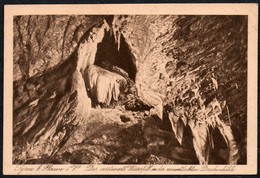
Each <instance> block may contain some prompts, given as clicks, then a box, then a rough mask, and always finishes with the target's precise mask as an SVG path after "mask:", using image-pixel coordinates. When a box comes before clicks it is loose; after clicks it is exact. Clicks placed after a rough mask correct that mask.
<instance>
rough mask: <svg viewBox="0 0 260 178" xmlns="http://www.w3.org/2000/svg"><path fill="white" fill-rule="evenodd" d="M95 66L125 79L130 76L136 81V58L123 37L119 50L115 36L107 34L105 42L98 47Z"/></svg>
mask: <svg viewBox="0 0 260 178" xmlns="http://www.w3.org/2000/svg"><path fill="white" fill-rule="evenodd" d="M94 64H95V65H97V66H100V67H102V68H105V69H107V70H110V71H112V72H116V73H118V74H120V75H123V76H125V77H126V76H128V77H129V78H130V79H132V80H133V81H135V75H136V66H135V58H134V56H133V55H132V53H131V51H130V49H129V47H128V44H127V43H126V42H125V39H124V37H123V36H122V35H121V39H120V48H119V50H118V44H117V43H116V42H115V38H114V35H113V34H112V33H110V32H106V33H105V36H104V38H103V41H102V42H101V43H99V44H98V46H97V53H96V59H95V63H94Z"/></svg>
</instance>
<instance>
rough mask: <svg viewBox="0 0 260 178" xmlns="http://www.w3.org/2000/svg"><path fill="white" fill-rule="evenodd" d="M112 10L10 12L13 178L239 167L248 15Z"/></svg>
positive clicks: (244, 134) (244, 154)
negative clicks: (50, 173) (30, 174)
mask: <svg viewBox="0 0 260 178" xmlns="http://www.w3.org/2000/svg"><path fill="white" fill-rule="evenodd" d="M112 12H113V11H112ZM112 12H110V13H107V15H106V14H104V13H102V12H101V14H100V15H99V14H91V13H89V14H88V13H86V14H81V13H80V14H66V15H65V14H53V15H51V14H34V13H33V14H17V15H14V16H13V18H12V21H11V23H12V27H13V32H12V34H11V35H12V40H13V49H12V59H13V61H12V74H11V73H10V75H13V77H12V78H13V79H12V81H11V82H12V86H13V89H12V99H10V100H11V101H12V111H11V113H12V114H11V115H12V118H11V119H12V124H11V127H12V131H11V132H12V143H11V146H12V153H11V155H10V156H11V164H12V165H14V166H15V168H14V170H15V172H16V174H23V172H26V171H27V172H28V171H29V172H30V168H32V170H31V172H34V171H36V172H37V171H39V172H41V174H44V171H48V170H49V171H54V172H56V174H57V172H59V171H60V172H62V171H63V172H66V171H75V170H78V171H79V170H82V172H81V173H79V174H84V173H85V174H98V172H99V171H104V173H103V174H105V171H119V172H120V171H121V172H131V171H137V172H136V173H137V174H138V173H142V172H149V171H152V170H153V171H159V172H160V171H161V173H159V174H163V171H168V172H167V174H169V172H170V171H173V172H174V171H183V172H189V171H191V172H192V171H193V172H194V173H195V174H196V172H197V173H198V172H201V171H202V173H203V171H209V172H210V171H219V174H221V171H223V172H222V173H224V172H225V173H227V172H228V174H230V173H233V174H234V172H235V170H236V165H238V166H239V165H241V166H248V164H249V163H251V162H250V159H252V158H250V156H249V155H248V154H249V150H250V149H251V148H250V147H251V145H249V144H250V141H249V140H252V136H250V133H251V131H250V130H248V128H250V125H249V123H250V122H249V119H257V118H255V117H254V115H253V117H251V118H250V117H249V116H248V109H250V108H248V105H249V101H250V100H251V99H248V98H250V97H249V95H250V92H252V91H254V90H253V89H251V88H250V86H249V84H248V77H253V76H248V73H249V67H250V65H249V64H250V60H251V61H252V60H255V59H252V58H251V57H250V55H249V53H250V49H251V48H249V45H248V44H249V39H250V38H249V16H248V15H245V14H241V15H240V14H212V15H211V14H206V15H203V14H193V15H192V14H185V13H184V14H183V15H180V14H171V13H169V14H167V15H164V14H165V13H164V12H162V13H158V12H157V13H155V14H140V15H135V13H129V12H128V13H114V14H113V13H112ZM136 14H138V13H136ZM255 49H256V48H255ZM251 51H252V50H251ZM255 77H256V76H255ZM255 94H256V93H255ZM255 113H256V111H255ZM5 119H6V118H5ZM9 119H10V118H9ZM253 128H254V127H253ZM255 132H256V130H255ZM249 138H250V139H249ZM253 139H255V138H253ZM252 146H253V145H252ZM253 149H254V148H253ZM46 165H49V166H47V167H46ZM61 165H67V167H66V168H64V167H60V166H61ZM68 165H69V166H68ZM82 165H85V167H81V166H82ZM99 165H100V166H101V168H99V167H98V166H99ZM110 165H111V166H112V167H111V166H110ZM133 165H135V166H133ZM139 165H140V166H139ZM160 165H161V166H162V167H160ZM175 165H178V166H180V167H176V168H175V167H174V166H175ZM181 165H183V166H181ZM196 165H197V166H198V167H195V166H196ZM216 165H217V166H216ZM27 166H28V167H27ZM35 166H36V167H35ZM96 166H97V167H96ZM106 166H107V167H106ZM120 166H121V167H120ZM164 166H165V167H164ZM208 166H209V167H208ZM210 166H213V167H210ZM83 168H84V169H83ZM87 170H88V171H92V172H93V171H96V173H90V172H88V173H87ZM36 174H37V173H36ZM58 174H59V173H58ZM74 174H77V172H74ZM126 174H128V173H126ZM200 174H201V173H200Z"/></svg>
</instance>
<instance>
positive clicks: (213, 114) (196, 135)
mask: <svg viewBox="0 0 260 178" xmlns="http://www.w3.org/2000/svg"><path fill="white" fill-rule="evenodd" d="M210 79H211V81H212V84H213V86H212V87H213V89H214V90H215V91H217V89H218V83H217V80H216V79H214V78H210ZM195 81H196V77H195V75H189V76H187V77H186V78H181V79H176V82H175V87H176V88H182V90H179V91H177V93H176V96H178V99H175V102H174V103H173V106H172V112H169V120H170V122H171V126H172V130H173V132H174V133H175V136H176V139H177V140H178V142H179V143H180V144H182V140H183V130H184V127H186V126H187V125H189V127H190V128H191V131H192V134H193V146H194V149H195V152H196V155H197V158H198V160H199V162H200V164H208V162H209V154H210V150H211V149H214V142H213V136H212V132H211V131H210V128H217V129H218V130H219V131H220V133H221V135H222V136H223V138H224V140H225V142H226V144H227V145H228V147H229V158H228V163H229V164H236V162H237V160H238V158H239V154H238V146H237V144H236V141H235V139H234V136H233V134H232V130H231V126H230V123H229V124H227V123H225V122H224V121H222V120H221V119H220V115H221V114H222V112H223V109H227V106H226V102H225V101H219V100H218V99H217V98H214V99H213V100H212V101H211V102H209V103H208V104H207V105H205V104H204V103H205V98H204V97H202V93H201V91H200V82H195ZM179 101H181V102H179ZM229 119H230V118H229Z"/></svg>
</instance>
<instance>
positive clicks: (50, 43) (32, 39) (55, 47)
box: [13, 15, 104, 80]
mask: <svg viewBox="0 0 260 178" xmlns="http://www.w3.org/2000/svg"><path fill="white" fill-rule="evenodd" d="M103 19H104V16H94V15H93V16H89V15H88V16H85V15H70V16H68V15H46V16H45V15H39V16H36V15H33V16H30V15H28V16H15V17H14V19H13V22H14V23H13V24H14V26H13V30H14V31H13V35H14V38H13V40H14V50H13V62H14V65H13V68H14V80H19V79H27V78H30V77H32V76H34V75H36V74H41V73H43V72H45V71H47V70H49V69H51V68H53V67H55V66H56V65H58V64H61V63H62V62H64V61H65V60H66V59H67V58H68V57H69V56H70V55H71V54H72V53H73V52H74V51H75V49H76V48H77V46H78V44H79V42H80V40H81V37H82V36H83V35H84V34H85V32H86V31H87V30H89V29H90V28H91V27H93V26H94V25H97V24H98V23H100V22H102V20H103Z"/></svg>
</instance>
